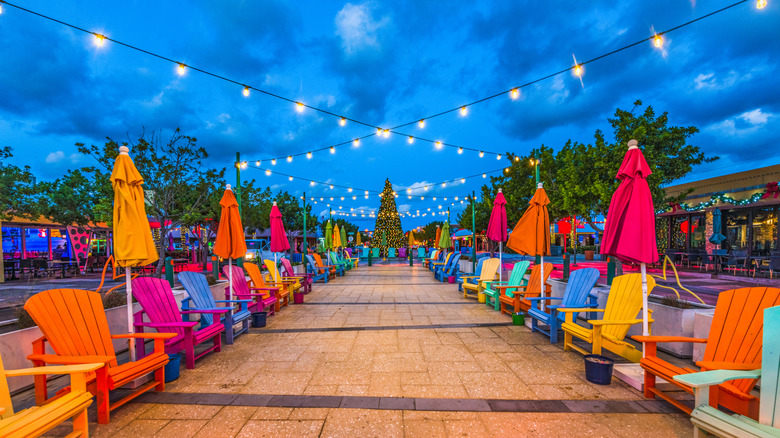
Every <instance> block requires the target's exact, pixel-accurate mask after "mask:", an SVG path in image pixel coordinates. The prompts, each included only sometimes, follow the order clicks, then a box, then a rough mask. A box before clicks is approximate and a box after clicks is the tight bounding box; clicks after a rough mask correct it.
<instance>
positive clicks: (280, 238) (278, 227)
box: [271, 201, 290, 263]
mask: <svg viewBox="0 0 780 438" xmlns="http://www.w3.org/2000/svg"><path fill="white" fill-rule="evenodd" d="M288 249H290V241H289V240H287V232H286V231H284V221H283V220H282V212H281V211H279V207H277V206H276V201H274V205H273V207H271V251H273V253H274V263H276V262H277V261H278V260H277V255H276V254H277V253H280V252H284V251H287V250H288Z"/></svg>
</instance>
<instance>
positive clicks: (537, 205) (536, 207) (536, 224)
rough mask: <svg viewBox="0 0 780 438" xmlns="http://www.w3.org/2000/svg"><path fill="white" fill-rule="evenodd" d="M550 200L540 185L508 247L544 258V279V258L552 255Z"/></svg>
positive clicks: (507, 243) (518, 222)
mask: <svg viewBox="0 0 780 438" xmlns="http://www.w3.org/2000/svg"><path fill="white" fill-rule="evenodd" d="M549 203H550V198H548V197H547V192H545V191H544V188H543V187H542V183H539V185H538V186H537V189H536V193H534V196H533V198H531V201H530V202H529V203H528V209H527V210H526V211H525V213H523V217H521V218H520V220H519V221H517V225H515V229H514V230H512V234H510V235H509V240H507V241H506V246H507V247H509V248H512V249H513V250H515V251H517V252H519V253H520V254H525V255H541V256H542V260H541V261H542V278H544V256H545V255H549V254H550V216H549V215H548V214H547V204H549ZM541 287H542V296H544V281H542V286H541Z"/></svg>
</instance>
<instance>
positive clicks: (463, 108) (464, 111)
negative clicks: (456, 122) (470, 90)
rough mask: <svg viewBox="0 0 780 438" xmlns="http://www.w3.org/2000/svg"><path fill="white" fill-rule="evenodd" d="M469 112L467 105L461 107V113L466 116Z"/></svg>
mask: <svg viewBox="0 0 780 438" xmlns="http://www.w3.org/2000/svg"><path fill="white" fill-rule="evenodd" d="M467 113H468V110H467V109H466V107H465V106H462V107H460V115H461V116H465V115H466V114H467Z"/></svg>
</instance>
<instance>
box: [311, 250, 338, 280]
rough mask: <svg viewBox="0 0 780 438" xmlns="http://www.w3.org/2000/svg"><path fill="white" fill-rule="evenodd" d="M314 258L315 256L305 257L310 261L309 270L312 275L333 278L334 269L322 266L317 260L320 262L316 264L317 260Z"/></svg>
mask: <svg viewBox="0 0 780 438" xmlns="http://www.w3.org/2000/svg"><path fill="white" fill-rule="evenodd" d="M316 255H319V254H316ZM314 256H315V254H309V255H307V256H306V258H307V259H309V260H310V261H311V264H310V265H309V270H310V271H312V273H316V274H317V275H323V274H324V275H325V276H326V277H327V278H328V279H331V278H334V277H335V276H336V269H335V268H328V267H327V266H322V259H319V260H320V262H319V263H317V260H318V259H315V258H314Z"/></svg>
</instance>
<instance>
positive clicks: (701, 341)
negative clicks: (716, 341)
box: [631, 336, 752, 369]
mask: <svg viewBox="0 0 780 438" xmlns="http://www.w3.org/2000/svg"><path fill="white" fill-rule="evenodd" d="M631 338H632V339H633V340H635V341H637V342H642V343H645V342H647V343H651V342H652V343H656V342H691V343H694V344H706V343H707V340H706V339H700V338H689V337H686V336H632V337H631ZM751 369H752V368H751Z"/></svg>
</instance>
